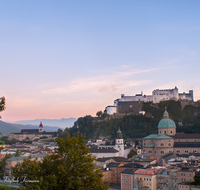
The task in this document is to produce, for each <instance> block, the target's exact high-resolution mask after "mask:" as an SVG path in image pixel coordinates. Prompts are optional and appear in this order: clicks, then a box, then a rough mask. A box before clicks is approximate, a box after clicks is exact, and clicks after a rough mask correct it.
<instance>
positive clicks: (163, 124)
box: [158, 118, 176, 128]
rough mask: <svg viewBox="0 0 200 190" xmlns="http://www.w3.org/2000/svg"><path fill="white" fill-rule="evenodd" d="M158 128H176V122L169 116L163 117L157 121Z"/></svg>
mask: <svg viewBox="0 0 200 190" xmlns="http://www.w3.org/2000/svg"><path fill="white" fill-rule="evenodd" d="M158 128H176V124H175V123H174V121H173V120H171V119H169V118H163V119H161V120H160V121H159V123H158Z"/></svg>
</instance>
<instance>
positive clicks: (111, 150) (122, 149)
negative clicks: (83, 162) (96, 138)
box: [89, 129, 132, 159]
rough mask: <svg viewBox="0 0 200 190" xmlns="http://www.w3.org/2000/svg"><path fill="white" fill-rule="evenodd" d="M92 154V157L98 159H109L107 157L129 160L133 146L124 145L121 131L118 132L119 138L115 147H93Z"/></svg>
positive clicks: (91, 148)
mask: <svg viewBox="0 0 200 190" xmlns="http://www.w3.org/2000/svg"><path fill="white" fill-rule="evenodd" d="M89 148H90V152H91V153H92V155H94V156H95V157H96V159H98V158H107V157H125V158H127V156H128V154H129V152H130V151H131V149H132V147H131V146H126V145H124V139H123V137H122V132H121V130H120V129H119V130H118V131H117V138H116V140H115V145H99V146H91V147H89Z"/></svg>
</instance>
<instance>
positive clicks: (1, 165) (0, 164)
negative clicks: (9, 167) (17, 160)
mask: <svg viewBox="0 0 200 190" xmlns="http://www.w3.org/2000/svg"><path fill="white" fill-rule="evenodd" d="M11 157H12V155H11V154H6V155H5V157H4V158H3V160H2V161H0V178H3V177H4V175H5V165H6V160H7V159H8V158H11Z"/></svg>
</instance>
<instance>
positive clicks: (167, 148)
mask: <svg viewBox="0 0 200 190" xmlns="http://www.w3.org/2000/svg"><path fill="white" fill-rule="evenodd" d="M143 152H144V153H148V154H151V155H153V156H159V155H162V154H165V153H171V152H175V153H180V154H183V153H195V152H200V134H183V133H182V134H177V133H176V124H175V122H174V121H173V120H172V119H170V118H169V114H168V112H167V110H165V112H164V114H163V119H161V120H160V121H159V123H158V134H150V135H148V136H146V137H144V138H143Z"/></svg>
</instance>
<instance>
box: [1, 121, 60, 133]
mask: <svg viewBox="0 0 200 190" xmlns="http://www.w3.org/2000/svg"><path fill="white" fill-rule="evenodd" d="M43 127H44V131H57V130H58V129H59V127H50V126H46V125H44V126H43ZM21 129H38V125H21V124H13V123H6V122H3V121H0V132H1V134H2V135H6V136H8V135H9V134H10V133H19V132H20V131H21Z"/></svg>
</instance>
